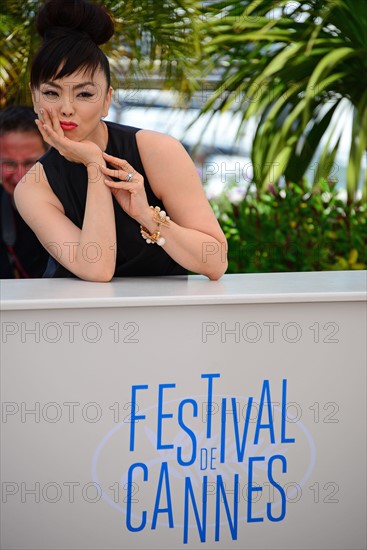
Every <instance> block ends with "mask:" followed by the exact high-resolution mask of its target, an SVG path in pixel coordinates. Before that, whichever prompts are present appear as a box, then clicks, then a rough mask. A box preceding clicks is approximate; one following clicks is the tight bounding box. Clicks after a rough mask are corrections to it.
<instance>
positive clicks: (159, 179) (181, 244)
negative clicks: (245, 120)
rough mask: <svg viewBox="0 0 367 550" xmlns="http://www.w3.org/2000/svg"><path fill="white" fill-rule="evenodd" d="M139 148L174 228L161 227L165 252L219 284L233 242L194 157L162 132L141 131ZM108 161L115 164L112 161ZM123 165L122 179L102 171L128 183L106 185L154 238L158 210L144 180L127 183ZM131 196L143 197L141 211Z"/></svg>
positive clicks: (137, 178)
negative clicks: (213, 206) (154, 211)
mask: <svg viewBox="0 0 367 550" xmlns="http://www.w3.org/2000/svg"><path fill="white" fill-rule="evenodd" d="M137 143H138V147H139V153H140V156H141V160H142V163H143V165H144V170H145V172H146V175H147V177H148V179H149V183H150V185H151V187H152V190H153V192H154V194H155V195H156V196H157V197H158V198H159V199H161V200H162V202H163V203H164V205H165V208H166V210H167V214H168V215H169V217H170V218H171V222H170V225H169V227H164V226H161V228H160V232H161V236H162V237H164V239H165V244H164V250H165V251H166V252H167V254H169V255H170V256H171V257H172V258H173V259H174V260H175V261H176V262H177V263H178V264H180V265H182V266H183V267H185V268H186V269H188V270H190V271H193V272H195V273H200V274H203V275H206V276H207V277H209V278H210V279H213V280H216V279H219V278H220V277H221V276H222V275H223V274H224V273H225V271H226V269H227V265H228V264H227V242H226V238H225V236H224V234H223V232H222V230H221V228H220V226H219V224H218V221H217V219H216V217H215V215H214V213H213V211H212V209H211V207H210V205H209V202H208V200H207V198H206V196H205V193H204V190H203V186H202V183H201V181H200V178H199V175H198V173H197V170H196V168H195V165H194V163H193V162H192V160H191V158H190V157H189V155H188V154H187V153H186V151H185V149H184V148H183V146H182V145H181V144H180V143H179V142H178V141H177V140H176V139H174V138H172V137H170V136H167V135H164V134H160V133H158V132H152V131H147V130H141V131H139V132H138V133H137ZM105 158H106V160H107V161H108V162H109V163H111V160H112V159H111V157H109V158H108V157H107V156H105ZM115 166H116V167H117V165H116V164H115ZM119 166H121V168H122V173H121V171H120V174H118V172H117V171H112V170H109V169H105V168H102V171H103V172H104V173H105V174H106V175H109V176H117V177H119V178H121V179H123V181H121V182H113V181H109V182H107V181H106V183H107V185H109V186H110V187H111V188H113V189H114V194H115V197H116V199H117V200H118V202H119V203H120V205H121V206H122V207H123V208H124V210H125V211H126V212H127V213H128V214H129V215H131V216H132V217H133V218H134V219H136V220H137V221H138V222H139V223H140V224H141V225H142V226H144V227H146V228H147V229H148V231H149V232H150V233H153V232H154V231H155V230H156V228H157V224H156V223H155V222H154V221H153V220H152V210H151V209H150V208H149V205H148V204H147V202H146V199H145V200H144V196H143V193H142V192H141V187H142V177H141V176H140V175H138V174H134V179H133V181H132V182H131V183H130V184H129V183H125V181H124V180H125V177H124V175H125V173H126V172H128V171H129V168H126V165H125V166H124V164H123V161H122V163H121V164H120V165H119ZM136 186H138V187H137V188H136ZM127 190H128V191H127ZM119 193H120V194H121V196H119ZM130 193H131V195H130V196H135V197H137V198H136V199H135V206H136V205H138V208H133V209H132V208H131V201H127V199H126V195H127V194H130ZM122 194H124V196H122ZM138 197H140V200H138ZM119 199H120V200H119ZM151 206H156V205H154V204H153V205H151ZM147 246H157V245H151V244H147Z"/></svg>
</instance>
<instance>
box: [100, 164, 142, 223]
mask: <svg viewBox="0 0 367 550" xmlns="http://www.w3.org/2000/svg"><path fill="white" fill-rule="evenodd" d="M103 158H104V160H105V161H106V163H108V164H110V165H111V166H113V167H115V168H116V169H114V170H113V169H110V168H106V167H104V166H101V171H102V173H103V174H105V176H109V177H110V178H117V179H118V180H120V181H113V180H112V179H107V178H106V179H105V183H106V185H108V187H109V188H110V189H111V192H112V194H113V195H114V197H115V199H116V200H117V202H118V203H119V205H120V206H121V208H122V209H123V210H124V211H125V212H126V213H127V214H129V216H131V217H132V218H134V219H135V220H136V221H138V222H139V223H143V224H144V222H145V220H146V216H147V212H149V218H150V219H151V217H152V216H151V211H150V208H149V204H148V200H147V195H146V193H145V187H144V178H143V176H142V175H141V174H139V173H138V172H136V170H134V168H133V167H132V166H131V165H130V164H129V163H128V162H127V161H126V160H122V159H119V158H117V157H113V156H111V155H108V154H107V153H103Z"/></svg>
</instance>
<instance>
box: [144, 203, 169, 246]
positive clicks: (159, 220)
mask: <svg viewBox="0 0 367 550" xmlns="http://www.w3.org/2000/svg"><path fill="white" fill-rule="evenodd" d="M150 208H151V209H152V210H153V221H155V222H156V224H157V229H156V230H155V231H154V233H149V231H148V229H147V228H146V227H143V226H142V225H141V226H140V233H141V236H142V237H143V239H145V241H146V242H147V244H157V245H158V246H163V245H164V244H165V242H166V239H164V238H163V237H161V233H160V231H159V229H160V227H161V225H165V226H166V227H169V222H170V221H171V220H170V217H169V216H167V214H166V212H165V211H164V210H161V209H160V207H159V206H155V207H153V206H151V207H150Z"/></svg>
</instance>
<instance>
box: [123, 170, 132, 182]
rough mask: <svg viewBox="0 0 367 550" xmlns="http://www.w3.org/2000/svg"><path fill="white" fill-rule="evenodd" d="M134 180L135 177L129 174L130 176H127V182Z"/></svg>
mask: <svg viewBox="0 0 367 550" xmlns="http://www.w3.org/2000/svg"><path fill="white" fill-rule="evenodd" d="M132 179H133V175H132V174H131V173H130V172H129V173H128V175H127V176H126V180H125V181H131V180H132Z"/></svg>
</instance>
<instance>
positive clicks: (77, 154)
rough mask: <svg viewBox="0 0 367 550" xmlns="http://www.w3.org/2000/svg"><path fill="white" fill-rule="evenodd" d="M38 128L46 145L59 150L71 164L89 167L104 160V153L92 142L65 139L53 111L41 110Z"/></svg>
mask: <svg viewBox="0 0 367 550" xmlns="http://www.w3.org/2000/svg"><path fill="white" fill-rule="evenodd" d="M36 124H37V127H38V129H39V131H40V133H41V135H42V137H43V139H44V141H46V143H48V144H49V145H51V146H52V147H54V148H55V149H57V150H58V152H59V153H60V155H62V156H63V157H65V158H66V160H69V161H71V162H77V163H79V164H84V165H85V166H87V165H88V164H90V163H94V164H95V163H96V162H97V163H98V161H99V160H100V161H101V162H103V159H102V151H101V149H100V148H99V147H98V145H97V144H95V143H93V142H92V141H72V140H71V139H69V138H67V137H65V134H64V131H63V129H62V128H61V126H60V121H59V119H58V117H57V115H56V113H54V112H53V111H52V109H49V110H46V109H40V119H39V120H36Z"/></svg>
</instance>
